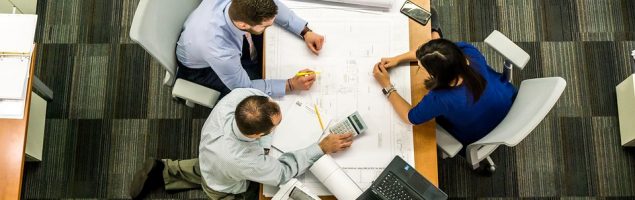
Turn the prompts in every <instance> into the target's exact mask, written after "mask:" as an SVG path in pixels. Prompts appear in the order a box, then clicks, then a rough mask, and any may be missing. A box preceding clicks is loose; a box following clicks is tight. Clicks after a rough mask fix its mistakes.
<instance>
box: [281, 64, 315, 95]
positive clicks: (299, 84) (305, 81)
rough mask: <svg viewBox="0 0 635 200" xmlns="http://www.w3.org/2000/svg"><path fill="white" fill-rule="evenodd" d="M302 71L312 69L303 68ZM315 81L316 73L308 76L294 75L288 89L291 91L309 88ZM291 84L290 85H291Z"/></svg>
mask: <svg viewBox="0 0 635 200" xmlns="http://www.w3.org/2000/svg"><path fill="white" fill-rule="evenodd" d="M300 72H312V71H311V70H310V69H303V70H302V71H300ZM314 82H315V74H311V75H306V76H293V77H292V78H290V79H289V81H288V83H287V89H288V91H287V92H289V91H293V90H308V89H311V86H313V83H314ZM289 84H290V85H289Z"/></svg>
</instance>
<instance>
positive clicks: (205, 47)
mask: <svg viewBox="0 0 635 200" xmlns="http://www.w3.org/2000/svg"><path fill="white" fill-rule="evenodd" d="M274 2H275V3H276V5H277V6H278V15H276V18H275V23H276V24H278V25H280V26H282V27H283V28H285V29H287V30H289V31H290V32H292V33H294V34H296V35H298V37H300V33H301V32H302V30H303V29H304V26H305V25H306V24H307V22H306V21H305V20H303V19H302V18H300V17H298V16H297V15H296V14H295V13H293V12H292V11H291V10H289V8H288V7H286V6H285V5H284V4H282V3H281V2H280V1H278V0H274ZM230 4H231V0H203V2H201V4H200V5H199V6H198V8H196V10H194V12H192V14H190V16H189V17H188V18H187V20H186V21H185V24H184V25H183V32H181V36H180V38H179V40H178V42H177V46H176V56H177V58H178V59H179V61H180V62H181V63H182V64H183V65H185V66H186V67H189V68H195V69H197V68H205V67H211V68H212V69H213V70H214V72H216V74H217V75H218V76H219V78H220V79H221V81H222V82H223V83H224V84H225V85H226V86H227V87H228V88H229V89H234V88H255V89H258V90H260V91H263V92H264V93H265V94H267V95H269V96H274V97H279V96H284V95H285V93H286V91H285V84H286V83H285V80H263V79H258V80H250V79H249V76H248V75H247V72H246V71H245V70H244V69H243V67H242V64H241V62H240V58H241V56H242V47H243V36H244V35H245V32H244V31H241V30H240V29H238V28H237V27H236V26H235V25H234V24H233V22H232V21H231V19H230V18H229V14H228V10H229V5H230Z"/></svg>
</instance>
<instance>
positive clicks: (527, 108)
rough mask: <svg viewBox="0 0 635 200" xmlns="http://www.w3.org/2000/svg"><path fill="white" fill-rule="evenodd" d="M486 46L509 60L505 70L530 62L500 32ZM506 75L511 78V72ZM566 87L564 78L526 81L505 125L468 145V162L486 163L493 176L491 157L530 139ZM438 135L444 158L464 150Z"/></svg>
mask: <svg viewBox="0 0 635 200" xmlns="http://www.w3.org/2000/svg"><path fill="white" fill-rule="evenodd" d="M485 43H487V44H488V45H489V46H491V47H492V48H494V49H496V51H498V53H500V54H502V55H503V56H504V57H505V58H506V59H507V60H506V61H505V63H506V65H507V66H506V68H507V67H508V66H509V68H511V65H512V64H513V65H515V66H517V67H518V68H520V69H522V68H524V66H525V65H526V64H527V62H529V55H528V54H527V53H526V52H525V51H523V50H522V49H521V48H520V47H518V46H517V45H516V44H514V43H513V42H512V41H511V40H509V39H508V38H507V37H505V35H503V34H501V33H500V32H498V31H494V33H492V34H491V35H490V36H489V37H488V38H487V39H486V40H485ZM507 73H508V74H511V71H508V72H507ZM566 85H567V83H566V81H565V80H564V79H563V78H561V77H549V78H535V79H529V80H525V81H523V82H522V83H521V84H520V88H519V89H518V95H517V96H516V99H515V100H514V103H513V104H512V107H511V109H510V110H509V113H507V116H505V118H504V119H503V121H502V122H501V123H500V124H498V126H496V128H494V130H492V131H491V132H489V133H488V134H487V135H486V136H485V137H483V138H481V139H480V140H478V141H476V142H474V143H472V144H469V145H468V146H467V148H466V149H465V150H466V154H467V155H466V156H467V158H466V159H467V161H468V162H469V163H470V164H471V165H472V167H473V169H476V168H478V167H479V162H481V161H482V160H484V159H487V161H488V162H489V164H490V166H491V167H490V168H489V169H488V170H489V171H491V172H493V171H494V170H495V169H496V167H495V165H494V162H493V161H492V159H491V158H490V157H489V155H490V154H491V153H492V152H494V150H496V148H497V147H498V146H499V145H506V146H509V147H513V146H516V145H517V144H518V143H520V141H522V140H523V139H524V138H525V137H527V135H529V133H531V131H533V130H534V128H536V126H538V124H539V123H540V122H541V121H542V119H543V118H545V116H546V115H547V114H548V113H549V111H550V110H551V108H552V107H553V106H554V105H555V104H556V102H557V101H558V99H559V98H560V95H561V94H562V92H563V91H564V88H565V86H566ZM436 135H437V144H438V146H439V148H440V149H441V151H442V156H443V158H447V157H454V156H455V155H456V154H457V153H458V152H459V151H460V150H461V148H463V145H462V144H461V143H460V142H459V141H458V140H456V139H455V138H454V137H452V135H450V134H449V133H448V132H447V131H446V130H445V129H443V128H441V127H440V126H438V125H437V134H436Z"/></svg>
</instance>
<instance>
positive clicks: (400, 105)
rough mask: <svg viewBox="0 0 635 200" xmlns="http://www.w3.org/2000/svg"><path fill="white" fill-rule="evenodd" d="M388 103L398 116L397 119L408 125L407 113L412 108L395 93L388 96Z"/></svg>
mask: <svg viewBox="0 0 635 200" xmlns="http://www.w3.org/2000/svg"><path fill="white" fill-rule="evenodd" d="M388 101H390V104H391V105H392V107H393V108H394V109H395V112H397V115H399V118H401V120H403V121H404V122H405V123H407V124H410V120H409V119H408V112H409V111H410V109H412V106H411V105H410V104H409V103H408V102H407V101H406V100H405V99H404V98H403V97H401V95H399V93H397V91H395V92H392V93H391V94H390V96H388Z"/></svg>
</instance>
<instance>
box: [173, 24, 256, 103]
mask: <svg viewBox="0 0 635 200" xmlns="http://www.w3.org/2000/svg"><path fill="white" fill-rule="evenodd" d="M252 40H253V42H254V46H255V47H256V49H257V52H258V57H257V58H256V61H252V60H251V56H250V54H249V43H248V42H247V39H245V38H244V37H243V49H242V52H243V55H242V57H241V58H240V62H241V64H242V68H243V69H245V71H246V72H247V75H248V76H249V79H250V80H255V79H262V35H252ZM177 63H178V68H177V70H176V77H177V78H182V79H185V80H188V81H191V82H194V83H196V84H199V85H203V86H205V87H208V88H211V89H214V90H216V91H218V92H220V93H221V96H220V98H223V97H224V96H225V95H227V94H228V93H229V92H231V89H230V88H229V87H227V85H225V83H223V81H222V80H221V79H220V77H219V76H218V74H216V72H215V71H214V70H213V69H212V67H206V68H201V69H193V68H189V67H186V66H183V64H182V63H181V62H180V61H178V60H177Z"/></svg>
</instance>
